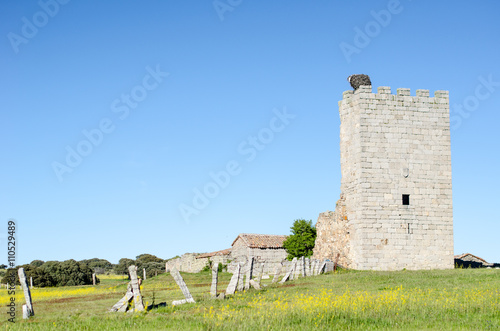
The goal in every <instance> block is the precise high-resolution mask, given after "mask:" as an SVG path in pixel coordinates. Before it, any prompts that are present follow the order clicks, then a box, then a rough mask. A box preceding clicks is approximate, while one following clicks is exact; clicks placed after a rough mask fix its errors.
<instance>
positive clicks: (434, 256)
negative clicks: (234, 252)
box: [314, 86, 454, 270]
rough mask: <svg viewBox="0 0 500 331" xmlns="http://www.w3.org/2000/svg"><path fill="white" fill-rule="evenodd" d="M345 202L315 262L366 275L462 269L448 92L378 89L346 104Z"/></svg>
mask: <svg viewBox="0 0 500 331" xmlns="http://www.w3.org/2000/svg"><path fill="white" fill-rule="evenodd" d="M339 112H340V120H341V124H340V158H341V169H342V181H341V192H342V193H341V197H340V199H339V201H338V202H337V206H336V209H335V212H326V213H322V214H320V216H319V218H318V222H317V224H316V228H317V231H318V236H317V239H316V247H315V249H314V257H315V258H319V259H324V258H329V259H331V260H332V261H335V260H337V259H338V262H339V264H340V265H341V266H344V267H347V268H352V269H361V270H399V269H403V268H406V269H447V268H453V267H454V259H453V210H452V189H451V151H450V122H449V97H448V91H436V92H435V93H434V97H430V96H429V91H428V90H417V91H416V96H411V95H410V90H409V89H403V88H400V89H397V94H396V95H393V94H391V89H390V87H379V88H378V93H372V87H371V86H361V87H359V88H358V89H357V90H356V91H354V92H353V91H346V92H344V94H343V99H342V101H339Z"/></svg>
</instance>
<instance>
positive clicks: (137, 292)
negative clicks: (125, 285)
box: [128, 265, 144, 311]
mask: <svg viewBox="0 0 500 331" xmlns="http://www.w3.org/2000/svg"><path fill="white" fill-rule="evenodd" d="M128 272H129V273H130V283H131V284H132V292H134V305H135V310H136V311H143V310H144V303H143V302H142V295H141V289H140V287H139V281H138V279H137V267H136V266H135V265H131V266H130V267H128Z"/></svg>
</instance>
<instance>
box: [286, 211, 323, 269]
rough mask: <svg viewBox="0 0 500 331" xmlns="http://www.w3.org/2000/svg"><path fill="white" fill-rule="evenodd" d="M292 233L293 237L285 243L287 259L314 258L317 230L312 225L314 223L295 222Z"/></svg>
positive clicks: (291, 229)
mask: <svg viewBox="0 0 500 331" xmlns="http://www.w3.org/2000/svg"><path fill="white" fill-rule="evenodd" d="M290 231H291V235H290V236H289V237H288V238H287V239H286V240H285V241H284V242H283V247H284V248H285V250H286V252H287V253H288V256H287V259H288V260H292V259H293V258H294V257H297V258H298V257H302V256H304V257H310V256H312V254H313V248H314V243H315V241H316V228H315V227H314V226H313V225H312V221H311V220H310V221H306V220H303V219H298V220H295V221H294V222H293V225H292V227H291V228H290Z"/></svg>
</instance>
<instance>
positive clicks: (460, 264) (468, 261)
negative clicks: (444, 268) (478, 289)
mask: <svg viewBox="0 0 500 331" xmlns="http://www.w3.org/2000/svg"><path fill="white" fill-rule="evenodd" d="M455 265H456V266H457V268H488V267H494V266H495V263H488V262H486V260H484V259H482V258H480V257H478V256H475V255H472V254H471V253H464V254H460V255H455Z"/></svg>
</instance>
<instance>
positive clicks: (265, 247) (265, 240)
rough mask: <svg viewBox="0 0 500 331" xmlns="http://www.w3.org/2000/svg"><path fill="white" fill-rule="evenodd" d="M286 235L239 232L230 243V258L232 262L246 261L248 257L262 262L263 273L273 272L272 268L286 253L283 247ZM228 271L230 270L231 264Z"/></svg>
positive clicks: (281, 260)
mask: <svg viewBox="0 0 500 331" xmlns="http://www.w3.org/2000/svg"><path fill="white" fill-rule="evenodd" d="M286 238H287V236H282V235H269V234H249V233H241V234H240V235H238V237H236V239H235V240H234V241H233V243H232V245H231V246H232V248H231V255H230V259H231V260H232V262H233V263H232V264H233V266H234V263H246V262H247V261H248V260H249V258H250V257H254V260H255V262H264V263H265V264H264V273H272V272H274V268H275V267H276V266H277V265H281V263H282V262H283V261H284V260H285V259H286V256H287V255H288V254H287V252H286V250H285V249H284V248H283V242H284V241H285V239H286ZM228 271H230V272H231V271H232V266H231V267H229V269H228Z"/></svg>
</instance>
